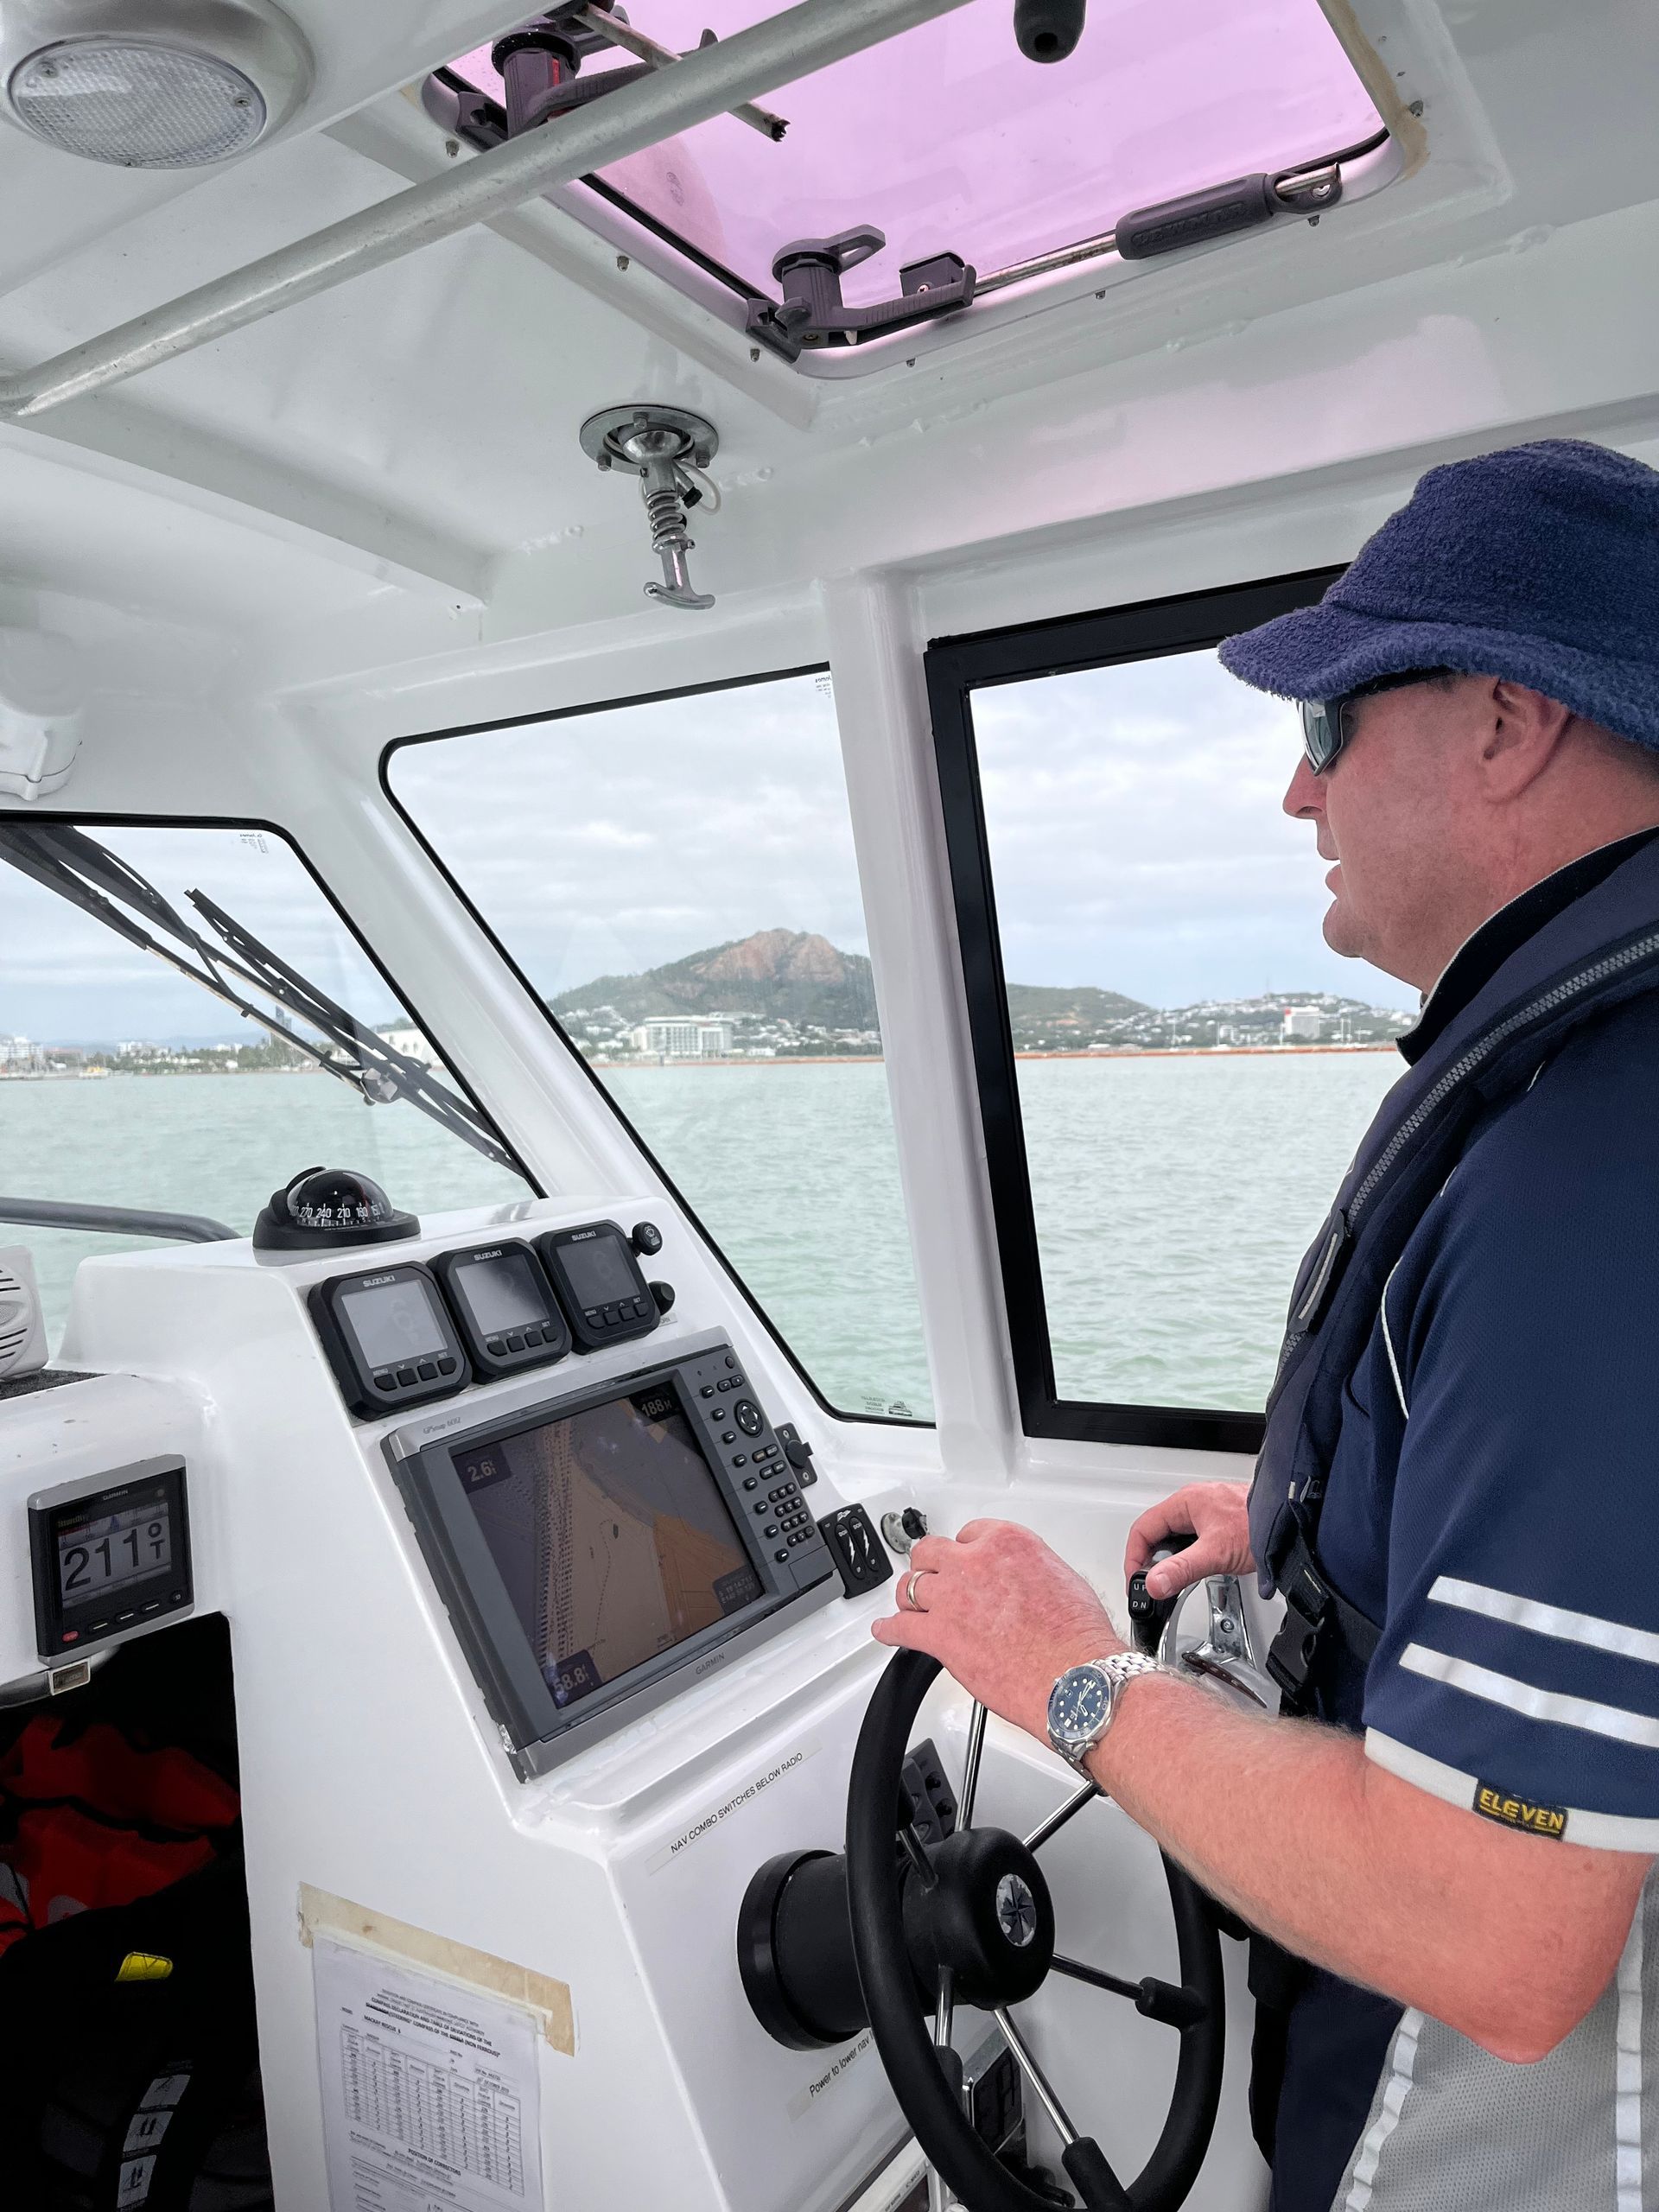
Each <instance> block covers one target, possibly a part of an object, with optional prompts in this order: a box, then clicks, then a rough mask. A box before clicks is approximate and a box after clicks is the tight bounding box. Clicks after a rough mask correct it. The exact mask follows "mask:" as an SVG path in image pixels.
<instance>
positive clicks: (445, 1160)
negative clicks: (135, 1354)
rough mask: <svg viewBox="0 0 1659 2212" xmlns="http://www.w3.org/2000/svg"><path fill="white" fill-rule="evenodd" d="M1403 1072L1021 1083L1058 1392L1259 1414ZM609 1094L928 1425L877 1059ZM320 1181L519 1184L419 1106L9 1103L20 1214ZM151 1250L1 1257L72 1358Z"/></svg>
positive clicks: (1043, 1069) (409, 1186) (200, 1086)
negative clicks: (1324, 1245) (102, 1285)
mask: <svg viewBox="0 0 1659 2212" xmlns="http://www.w3.org/2000/svg"><path fill="white" fill-rule="evenodd" d="M1400 1072H1401V1065H1400V1062H1399V1060H1398V1058H1397V1057H1396V1056H1395V1054H1394V1053H1392V1052H1351V1053H1345V1052H1270V1053H1262V1054H1249V1053H1236V1054H1232V1053H1217V1054H1194V1055H1188V1056H1170V1057H1163V1056H1155V1055H1151V1054H1147V1055H1128V1056H1123V1057H1113V1058H1098V1059H1052V1060H1027V1061H1022V1062H1021V1063H1020V1109H1021V1114H1022V1116H1023V1119H1024V1122H1025V1130H1026V1144H1027V1157H1028V1160H1029V1162H1030V1169H1031V1180H1032V1190H1033V1208H1034V1212H1035V1217H1036V1221H1037V1228H1038V1237H1039V1247H1040V1249H1041V1254H1042V1262H1043V1286H1044V1295H1045V1300H1046V1306H1047V1313H1048V1321H1049V1328H1050V1334H1051V1339H1052V1346H1053V1353H1054V1364H1055V1372H1056V1378H1057V1383H1058V1389H1059V1392H1060V1395H1062V1396H1064V1397H1071V1398H1093V1399H1104V1400H1109V1401H1113V1402H1128V1403H1135V1404H1158V1405H1174V1406H1209V1407H1232V1408H1249V1409H1259V1408H1260V1407H1261V1405H1262V1402H1263V1399H1264V1397H1265V1395H1266V1392H1267V1388H1268V1382H1269V1380H1270V1378H1271V1376H1272V1372H1273V1364H1274V1355H1275V1352H1276V1351H1277V1346H1278V1341H1279V1336H1280V1332H1281V1328H1282V1326H1283V1321H1284V1312H1285V1304H1286V1300H1287V1295H1288V1292H1289V1287H1290V1281H1291V1277H1292V1274H1294V1269H1295V1265H1296V1262H1297V1260H1298V1259H1299V1257H1300V1255H1301V1253H1302V1251H1303V1250H1304V1249H1305V1248H1306V1245H1307V1243H1309V1241H1310V1240H1311V1238H1312V1237H1313V1233H1314V1231H1315V1230H1316V1229H1317V1228H1318V1226H1319V1221H1320V1219H1321V1217H1323V1215H1324V1212H1325V1207H1326V1206H1327V1205H1328V1204H1329V1201H1330V1198H1331V1196H1332V1192H1334V1191H1335V1189H1336V1186H1337V1185H1338V1182H1339V1181H1340V1180H1341V1178H1342V1173H1343V1170H1344V1167H1345V1166H1346V1164H1347V1162H1348V1160H1349V1159H1350V1157H1351V1154H1352V1152H1353V1149H1354V1147H1355V1145H1356V1144H1357V1141H1358V1139H1359V1137H1360V1135H1361V1134H1362V1133H1363V1130H1364V1128H1365V1127H1366V1124H1367V1123H1368V1122H1370V1118H1371V1116H1372V1114H1373V1112H1374V1111H1375V1110H1376V1104H1377V1103H1378V1101H1379V1100H1380V1099H1381V1097H1382V1096H1383V1092H1384V1090H1386V1089H1387V1088H1388V1087H1389V1084H1391V1083H1392V1082H1393V1081H1394V1080H1395V1078H1396V1077H1398V1075H1399V1074H1400ZM601 1077H602V1080H603V1081H604V1082H605V1083H606V1084H607V1086H608V1087H609V1088H610V1089H611V1090H613V1094H614V1095H615V1096H616V1097H617V1099H618V1101H619V1103H620V1105H621V1107H622V1109H623V1111H624V1112H625V1113H626V1115H627V1116H629V1117H630V1118H631V1119H632V1121H633V1122H634V1123H635V1125H636V1127H637V1128H639V1132H640V1134H641V1135H642V1136H643V1138H644V1139H645V1142H646V1143H647V1144H648V1145H649V1146H650V1147H651V1148H652V1151H653V1153H654V1154H656V1156H657V1158H658V1160H659V1161H660V1162H661V1164H662V1166H663V1167H664V1170H665V1172H666V1173H668V1174H669V1175H670V1176H671V1178H673V1179H674V1180H675V1181H676V1182H677V1185H678V1186H679V1188H680V1190H681V1191H682V1192H683V1195H684V1197H685V1198H686V1199H687V1200H688V1202H689V1203H690V1205H691V1206H692V1208H693V1209H694V1210H695V1211H696V1214H697V1215H698V1217H699V1218H700V1219H701V1220H702V1223H703V1224H704V1226H705V1228H706V1229H707V1230H709V1234H710V1235H711V1236H713V1237H714V1238H715V1242H716V1243H718V1245H719V1246H720V1248H721V1250H722V1251H723V1252H724V1253H725V1255H726V1256H727V1257H728V1260H729V1262H731V1264H732V1266H733V1267H734V1269H735V1270H736V1272H737V1273H738V1274H739V1275H740V1276H741V1279H742V1281H743V1282H744V1283H745V1285H746V1286H747V1288H748V1290H749V1292H750V1294H752V1296H753V1298H754V1299H755V1300H756V1301H757V1302H758V1303H759V1304H760V1306H761V1307H762V1308H763V1309H764V1310H765V1312H766V1314H767V1315H768V1317H769V1319H771V1321H772V1325H774V1326H775V1327H776V1328H777V1329H778V1330H779V1332H780V1333H781V1335H782V1336H783V1337H784V1338H785V1340H786V1342H787V1343H788V1344H789V1345H790V1347H791V1350H792V1351H793V1352H794V1353H795V1356H796V1357H797V1358H798V1360H799V1361H800V1362H801V1363H802V1365H803V1366H804V1368H805V1369H806V1370H807V1371H808V1372H809V1374H810V1376H811V1377H812V1380H813V1381H814V1383H816V1384H817V1388H818V1389H819V1390H820V1391H821V1392H822V1394H823V1396H824V1397H825V1398H827V1399H828V1400H829V1402H830V1403H831V1404H833V1405H835V1406H837V1407H839V1408H842V1409H843V1410H846V1411H849V1412H853V1413H877V1414H895V1415H898V1416H899V1417H901V1418H902V1417H904V1416H905V1415H910V1416H912V1417H915V1418H919V1419H926V1418H928V1417H930V1416H931V1412H932V1400H931V1392H930V1389H929V1385H928V1374H927V1362H926V1357H925V1350H924V1343H923V1335H922V1327H921V1319H920V1309H919V1303H918V1295H917V1289H916V1276H915V1271H914V1267H913V1263H912V1255H911V1249H910V1243H909V1239H908V1236H907V1235H906V1227H905V1213H904V1205H903V1199H902V1196H901V1192H900V1187H899V1168H898V1159H897V1154H896V1150H895V1147H894V1145H893V1131H892V1122H891V1117H890V1115H889V1112H888V1107H887V1082H886V1076H885V1072H884V1071H883V1069H882V1068H881V1067H880V1065H879V1064H874V1063H868V1062H864V1063H848V1064H844V1065H836V1064H829V1065H789V1064H787V1063H780V1064H772V1065H757V1066H750V1067H745V1066H739V1065H725V1066H712V1067H674V1066H665V1067H660V1068H638V1069H607V1070H604V1071H601ZM314 1163H315V1164H322V1163H327V1165H329V1166H353V1167H357V1168H359V1169H362V1170H363V1171H365V1173H369V1174H371V1175H372V1176H374V1177H375V1178H376V1179H377V1180H378V1181H379V1182H381V1183H383V1184H384V1185H385V1187H386V1189H387V1191H388V1192H389V1194H390V1195H391V1198H392V1200H393V1202H394V1203H395V1204H397V1205H404V1206H405V1207H407V1208H409V1209H410V1210H411V1211H417V1212H418V1211H438V1210H440V1209H442V1208H446V1207H452V1206H464V1205H489V1204H492V1203H496V1202H499V1201H500V1200H502V1199H508V1198H517V1197H520V1196H522V1195H523V1190H524V1186H523V1185H522V1184H521V1183H520V1182H519V1181H518V1178H517V1177H516V1176H514V1175H513V1174H512V1173H510V1172H509V1171H507V1170H505V1169H503V1168H499V1167H496V1166H493V1165H492V1164H491V1163H490V1162H488V1161H487V1160H483V1159H482V1158H480V1156H479V1155H478V1154H475V1153H474V1152H473V1151H472V1150H471V1149H470V1147H467V1146H466V1145H464V1144H463V1143H461V1141H460V1140H458V1139H456V1138H454V1137H452V1136H450V1135H448V1134H447V1133H446V1132H445V1131H444V1130H442V1129H441V1128H438V1127H437V1126H436V1125H435V1123H433V1122H429V1121H428V1120H427V1119H426V1118H425V1117H424V1116H422V1115H421V1114H420V1113H418V1112H417V1111H416V1109H414V1108H412V1107H410V1106H408V1105H406V1104H398V1105H393V1106H385V1107H370V1106H368V1105H366V1104H365V1103H364V1102H363V1101H361V1100H360V1099H358V1098H356V1097H355V1096H353V1094H352V1093H351V1092H349V1091H348V1090H346V1088H345V1087H344V1086H343V1085H341V1084H335V1083H333V1082H331V1081H329V1080H327V1078H326V1077H315V1076H282V1075H238V1076H194V1075H178V1076H149V1077H140V1076H118V1075H112V1076H110V1077H107V1078H105V1079H103V1080H101V1081H79V1082H73V1081H72V1082H53V1083H38V1084H30V1083H4V1084H0V1193H3V1195H5V1196H7V1197H25V1198H74V1199H79V1200H83V1201H92V1200H97V1201H102V1202H103V1203H105V1204H108V1205H130V1206H150V1207H164V1208H168V1209H169V1210H172V1211H181V1212H188V1213H194V1214H204V1215H207V1216H209V1217H213V1218H214V1219H216V1220H219V1221H221V1222H223V1223H224V1224H226V1226H227V1227H230V1228H232V1229H233V1230H236V1231H237V1232H238V1234H244V1235H245V1233H246V1232H247V1230H249V1229H250V1228H251V1225H252V1222H253V1217H254V1215H255V1213H256V1212H257V1210H258V1208H259V1206H260V1205H262V1204H263V1203H264V1200H265V1199H266V1198H267V1197H268V1196H269V1195H270V1192H271V1191H272V1190H273V1189H275V1188H276V1187H277V1185H279V1184H282V1183H284V1182H286V1181H287V1180H288V1179H289V1177H290V1176H292V1175H293V1174H295V1173H297V1172H298V1171H299V1170H300V1169H301V1168H303V1167H306V1166H311V1165H313V1164H314ZM136 1242H137V1241H136V1240H133V1239H130V1238H115V1237H105V1236H84V1235H79V1234H73V1233H70V1232H63V1231H43V1230H25V1229H21V1228H10V1227H8V1226H7V1225H6V1224H3V1223H0V1246H3V1245H6V1244H10V1243H20V1244H23V1245H25V1246H27V1247H28V1248H29V1249H30V1251H31V1252H32V1253H33V1255H34V1257H35V1267H36V1271H37V1273H38V1274H39V1276H40V1280H41V1288H42V1291H43V1293H44V1296H45V1301H46V1306H47V1313H48V1324H49V1326H50V1329H51V1332H52V1336H53V1340H54V1344H55V1342H56V1341H57V1338H58V1337H59V1335H60V1332H61V1329H62V1325H63V1321H64V1318H65V1316H66V1314H67V1310H68V1301H69V1294H70V1287H71V1283H72V1280H73V1274H74V1269H75V1268H76V1266H77V1265H78V1264H79V1262H80V1261H81V1260H82V1259H84V1258H86V1256H88V1255H90V1254H92V1253H93V1252H99V1251H115V1250H127V1249H135V1247H136ZM942 1294H943V1295H944V1296H945V1297H949V1296H950V1286H949V1285H946V1286H944V1289H943V1293H942Z"/></svg>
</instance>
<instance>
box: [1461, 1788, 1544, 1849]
mask: <svg viewBox="0 0 1659 2212" xmlns="http://www.w3.org/2000/svg"><path fill="white" fill-rule="evenodd" d="M1475 1810H1476V1812H1478V1814H1480V1815H1482V1817H1483V1818H1484V1819H1486V1820H1489V1821H1501V1822H1502V1823H1503V1826H1504V1827H1506V1828H1524V1829H1525V1830H1526V1832H1527V1834H1529V1835H1547V1836H1551V1837H1553V1838H1554V1840H1555V1841H1556V1842H1558V1843H1559V1842H1560V1840H1561V1838H1562V1837H1563V1836H1564V1835H1565V1834H1567V1809H1566V1808H1565V1807H1564V1806H1561V1805H1535V1804H1533V1803H1532V1802H1530V1800H1529V1799H1528V1798H1525V1797H1512V1796H1510V1793H1509V1791H1508V1790H1507V1789H1494V1788H1493V1786H1492V1784H1491V1783H1490V1782H1478V1783H1476V1784H1475Z"/></svg>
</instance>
